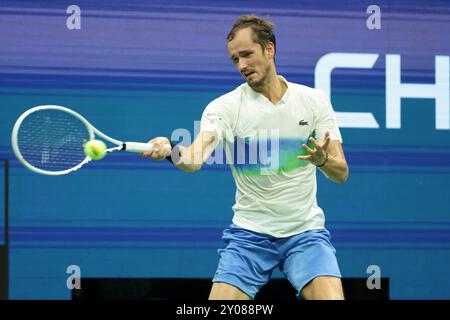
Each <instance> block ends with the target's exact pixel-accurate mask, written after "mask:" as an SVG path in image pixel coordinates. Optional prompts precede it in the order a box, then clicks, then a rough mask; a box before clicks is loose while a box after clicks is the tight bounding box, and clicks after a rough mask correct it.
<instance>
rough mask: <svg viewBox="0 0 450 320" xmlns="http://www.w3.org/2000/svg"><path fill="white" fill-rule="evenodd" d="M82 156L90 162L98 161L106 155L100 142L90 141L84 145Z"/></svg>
mask: <svg viewBox="0 0 450 320" xmlns="http://www.w3.org/2000/svg"><path fill="white" fill-rule="evenodd" d="M84 154H85V155H87V156H88V157H90V158H91V159H92V160H100V159H102V158H103V157H104V156H105V155H106V145H105V143H104V142H103V141H100V140H90V141H88V142H86V144H85V145H84Z"/></svg>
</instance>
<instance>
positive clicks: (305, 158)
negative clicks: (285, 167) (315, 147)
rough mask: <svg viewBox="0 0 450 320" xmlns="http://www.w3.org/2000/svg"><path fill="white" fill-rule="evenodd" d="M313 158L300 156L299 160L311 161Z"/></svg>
mask: <svg viewBox="0 0 450 320" xmlns="http://www.w3.org/2000/svg"><path fill="white" fill-rule="evenodd" d="M311 158H312V156H298V157H297V159H298V160H311Z"/></svg>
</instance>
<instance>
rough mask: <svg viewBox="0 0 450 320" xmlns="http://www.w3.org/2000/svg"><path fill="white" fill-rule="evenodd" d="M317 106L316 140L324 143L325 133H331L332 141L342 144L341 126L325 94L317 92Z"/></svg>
mask: <svg viewBox="0 0 450 320" xmlns="http://www.w3.org/2000/svg"><path fill="white" fill-rule="evenodd" d="M316 92H317V95H316V99H315V100H316V104H317V110H318V115H317V122H316V140H317V141H322V140H323V137H324V136H325V132H326V131H328V132H329V133H330V138H331V140H338V141H340V142H341V143H342V142H343V141H342V136H341V132H340V130H339V126H338V123H337V120H336V114H335V113H334V110H333V106H332V105H331V103H330V101H329V99H328V98H327V97H326V95H325V93H323V92H322V91H320V90H317V91H316Z"/></svg>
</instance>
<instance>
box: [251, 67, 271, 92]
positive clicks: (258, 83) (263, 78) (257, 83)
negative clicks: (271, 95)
mask: <svg viewBox="0 0 450 320" xmlns="http://www.w3.org/2000/svg"><path fill="white" fill-rule="evenodd" d="M269 70H270V66H268V67H267V68H266V69H265V70H264V73H262V76H261V79H259V80H256V81H253V82H248V81H247V83H248V85H249V86H250V87H252V88H260V87H263V86H264V84H265V83H266V82H267V80H268V78H269Z"/></svg>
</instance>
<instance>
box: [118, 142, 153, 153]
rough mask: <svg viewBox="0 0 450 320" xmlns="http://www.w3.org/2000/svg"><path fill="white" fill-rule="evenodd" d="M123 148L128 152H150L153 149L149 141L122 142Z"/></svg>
mask: <svg viewBox="0 0 450 320" xmlns="http://www.w3.org/2000/svg"><path fill="white" fill-rule="evenodd" d="M123 150H125V151H128V152H147V151H148V152H150V151H152V150H153V145H152V144H151V143H142V142H124V143H123Z"/></svg>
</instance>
